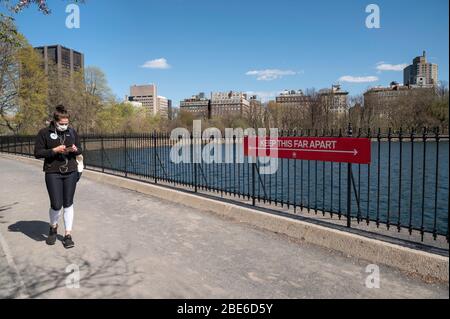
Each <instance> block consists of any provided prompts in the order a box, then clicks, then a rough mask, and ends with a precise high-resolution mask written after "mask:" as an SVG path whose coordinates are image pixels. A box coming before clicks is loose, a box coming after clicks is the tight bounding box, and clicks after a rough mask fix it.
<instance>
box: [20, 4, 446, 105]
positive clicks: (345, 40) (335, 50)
mask: <svg viewBox="0 0 450 319" xmlns="http://www.w3.org/2000/svg"><path fill="white" fill-rule="evenodd" d="M377 4H378V5H379V7H380V11H381V28H380V29H367V28H366V26H365V19H366V17H367V15H368V13H366V12H365V7H366V6H367V5H368V3H367V2H366V1H351V2H349V3H342V4H335V3H333V2H331V1H321V2H320V4H313V3H305V2H303V3H300V4H299V3H296V2H293V1H282V3H280V2H277V3H276V4H275V3H271V2H258V3H256V2H254V1H249V2H248V3H245V4H240V3H238V2H237V1H227V2H226V3H225V2H222V3H220V2H215V3H207V2H205V1H197V2H196V3H192V2H188V1H167V2H164V3H163V2H160V1H156V2H153V3H152V6H151V9H152V11H151V12H154V11H158V12H160V14H159V15H155V16H154V15H150V16H151V18H148V17H147V18H145V13H146V12H149V9H150V6H149V4H148V3H146V2H144V1H138V0H136V1H133V4H131V8H137V7H139V8H140V10H137V11H136V10H131V11H134V12H133V13H134V14H135V15H134V16H133V15H131V14H130V13H128V12H124V11H123V10H121V6H119V5H113V6H111V5H108V4H107V2H106V1H102V0H100V1H96V2H87V3H86V4H85V5H81V6H80V8H81V28H80V29H76V30H70V29H66V28H65V26H64V21H65V17H66V15H67V14H66V13H65V4H64V3H58V2H55V3H54V4H52V5H53V8H52V15H50V16H43V15H42V14H41V13H39V12H37V10H33V9H31V10H27V11H26V12H24V13H22V14H21V15H20V16H17V24H18V26H19V30H20V31H21V32H22V33H24V35H25V36H26V37H27V38H28V39H29V41H30V43H31V44H32V45H33V46H42V45H47V44H52V43H60V44H61V45H64V46H68V47H71V48H73V49H75V50H77V51H80V52H83V53H84V54H85V59H86V61H85V65H86V66H90V65H95V66H98V67H100V68H101V69H102V70H103V71H104V72H105V74H106V76H107V78H108V81H109V85H110V86H111V88H112V91H113V92H114V94H115V95H116V96H117V97H118V98H120V99H123V97H124V96H125V95H126V94H127V92H128V89H129V86H130V85H132V84H135V83H136V84H151V83H155V84H157V85H158V87H159V91H160V92H161V94H162V95H164V96H167V97H168V98H170V99H172V100H173V101H174V106H176V107H178V106H179V102H180V101H181V100H183V99H185V98H187V97H190V96H192V95H193V94H195V92H200V91H201V92H220V91H228V90H230V91H231V90H233V91H243V92H247V93H249V94H256V95H258V96H260V97H261V98H262V99H263V100H268V99H274V98H275V96H276V95H277V94H278V93H279V92H282V91H284V90H285V89H303V90H305V89H307V88H312V87H314V88H316V89H317V90H320V89H322V88H328V87H331V85H332V84H337V83H340V84H341V85H342V87H343V89H345V90H346V91H348V92H349V93H350V95H356V94H363V93H364V92H365V90H366V89H367V88H369V87H373V86H377V85H381V86H386V85H388V84H389V83H390V82H392V81H397V82H399V83H403V68H404V66H405V65H409V64H410V63H411V60H412V59H413V58H414V57H416V56H420V55H421V54H422V52H423V51H424V50H425V51H427V53H428V59H429V61H430V62H431V63H435V64H438V65H439V79H440V80H442V81H446V82H448V15H447V14H446V12H448V2H447V1H440V0H439V1H438V0H436V1H433V2H432V3H430V4H429V5H427V6H422V7H418V6H415V5H414V3H412V2H410V1H396V3H390V2H388V1H378V2H377ZM286 8H289V9H290V10H286ZM400 8H401V9H400ZM175 18H176V19H177V21H180V19H181V23H180V24H173V21H174V20H173V19H175ZM200 18H201V19H200ZM261 18H268V19H263V21H267V23H262V22H261ZM419 18H420V19H419ZM132 19H133V20H132ZM199 19H200V20H199ZM228 19H230V20H228ZM271 19H272V20H273V23H270V21H272V20H271ZM315 20H317V21H315ZM117 21H119V23H117ZM130 21H133V23H130ZM162 21H165V23H161V22H162ZM230 21H233V23H232V24H230V23H229V22H230ZM413 21H414V23H412V22H413ZM318 22H320V24H318ZM36 24H39V25H40V28H35V27H34V25H36ZM205 24H208V25H211V28H204V25H205ZM180 25H182V26H183V28H180V27H179V26H180ZM58 26H59V27H58ZM93 30H95V32H94V31H93ZM148 31H153V32H150V33H149V32H148ZM147 34H148V36H146V35H147ZM330 34H331V36H330ZM409 34H411V36H410V35H409ZM144 40H148V41H144Z"/></svg>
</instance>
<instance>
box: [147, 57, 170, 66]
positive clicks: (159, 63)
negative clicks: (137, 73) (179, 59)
mask: <svg viewBox="0 0 450 319" xmlns="http://www.w3.org/2000/svg"><path fill="white" fill-rule="evenodd" d="M141 67H142V68H146V69H170V65H169V63H167V60H166V59H164V58H160V59H155V60H150V61H147V62H145V63H144V64H143V65H142V66H141Z"/></svg>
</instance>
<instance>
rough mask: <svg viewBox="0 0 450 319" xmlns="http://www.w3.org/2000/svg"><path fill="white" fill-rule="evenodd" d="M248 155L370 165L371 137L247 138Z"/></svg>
mask: <svg viewBox="0 0 450 319" xmlns="http://www.w3.org/2000/svg"><path fill="white" fill-rule="evenodd" d="M244 152H245V156H259V157H276V158H289V159H299V160H314V161H323V162H338V163H357V164H370V161H371V143H370V139H368V138H351V137H279V138H269V137H266V138H264V137H245V139H244Z"/></svg>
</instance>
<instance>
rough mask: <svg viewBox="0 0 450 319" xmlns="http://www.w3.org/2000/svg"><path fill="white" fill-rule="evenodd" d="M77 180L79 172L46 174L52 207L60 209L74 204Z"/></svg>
mask: <svg viewBox="0 0 450 319" xmlns="http://www.w3.org/2000/svg"><path fill="white" fill-rule="evenodd" d="M77 181H78V172H72V173H66V174H62V173H47V174H45V184H46V185H47V191H48V195H49V197H50V203H51V207H52V209H54V210H60V209H61V208H62V207H64V208H67V207H70V206H72V205H73V197H74V196H75V189H76V186H77Z"/></svg>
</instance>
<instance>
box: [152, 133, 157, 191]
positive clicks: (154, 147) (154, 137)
mask: <svg viewBox="0 0 450 319" xmlns="http://www.w3.org/2000/svg"><path fill="white" fill-rule="evenodd" d="M156 142H157V141H156V130H155V131H153V163H154V165H153V174H154V175H153V177H154V178H155V184H158V177H157V176H156V159H157V157H156V151H157V149H156Z"/></svg>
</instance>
